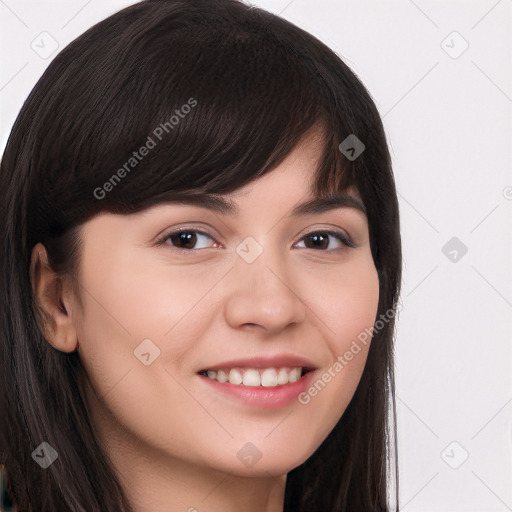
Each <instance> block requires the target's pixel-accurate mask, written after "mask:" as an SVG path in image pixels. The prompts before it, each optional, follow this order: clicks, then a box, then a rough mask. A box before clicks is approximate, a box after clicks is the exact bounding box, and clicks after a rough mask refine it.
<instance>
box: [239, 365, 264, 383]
mask: <svg viewBox="0 0 512 512" xmlns="http://www.w3.org/2000/svg"><path fill="white" fill-rule="evenodd" d="M243 383H244V386H259V385H260V384H261V378H260V372H259V371H258V370H253V369H249V370H245V372H244V378H243Z"/></svg>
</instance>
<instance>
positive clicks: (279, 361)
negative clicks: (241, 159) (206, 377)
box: [201, 354, 316, 371]
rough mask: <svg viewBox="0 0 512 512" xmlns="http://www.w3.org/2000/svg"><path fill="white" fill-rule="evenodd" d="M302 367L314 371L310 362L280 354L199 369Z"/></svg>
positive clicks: (231, 360)
mask: <svg viewBox="0 0 512 512" xmlns="http://www.w3.org/2000/svg"><path fill="white" fill-rule="evenodd" d="M298 366H300V367H302V368H305V369H307V370H316V365H315V364H314V363H313V362H312V361H310V360H309V359H307V358H305V357H302V356H296V355H292V354H281V355H275V356H268V355H267V356H257V357H251V358H244V359H230V360H229V361H222V362H219V363H214V364H211V365H209V366H207V367H204V368H202V369H201V371H205V370H214V369H217V368H254V369H261V368H283V367H289V368H295V367H298Z"/></svg>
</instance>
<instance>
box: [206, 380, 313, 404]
mask: <svg viewBox="0 0 512 512" xmlns="http://www.w3.org/2000/svg"><path fill="white" fill-rule="evenodd" d="M314 373H315V372H314V371H310V372H308V373H306V375H304V376H303V377H301V378H300V379H299V380H298V381H296V382H291V383H289V384H282V385H280V386H275V387H264V386H243V385H236V384H230V383H229V382H225V383H222V382H219V381H217V380H214V379H210V378H209V377H206V376H204V375H199V377H201V378H202V380H203V381H205V383H206V384H207V385H209V386H211V387H212V389H213V390H215V391H218V392H219V393H223V394H225V395H226V396H229V397H233V398H235V399H237V400H239V401H241V402H243V403H245V404H247V405H252V406H254V407H260V408H263V409H277V408H279V407H284V406H286V405H289V404H290V403H292V402H293V401H294V400H297V397H298V396H299V395H300V394H301V393H303V392H304V391H306V389H307V388H308V387H309V386H310V385H311V381H312V380H313V375H314Z"/></svg>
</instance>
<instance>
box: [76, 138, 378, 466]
mask: <svg viewBox="0 0 512 512" xmlns="http://www.w3.org/2000/svg"><path fill="white" fill-rule="evenodd" d="M319 157H320V145H319V143H318V139H316V138H314V137H312V136H310V137H309V138H306V139H304V140H303V142H302V143H301V144H300V145H298V146H297V147H296V149H295V150H294V151H293V152H292V153H290V155H289V156H288V157H287V159H286V160H285V161H283V162H282V164H281V165H279V166H278V167H277V168H276V169H275V170H273V171H272V172H270V173H268V174H266V175H265V176H263V177H261V178H259V179H257V180H255V181H253V182H252V183H250V184H248V185H247V186H244V187H243V188H240V189H238V190H237V191H236V192H235V193H232V194H228V195H225V196H223V198H224V199H226V200H229V201H231V202H232V204H234V205H235V206H236V209H237V213H236V214H234V213H230V212H219V211H214V210H212V209H209V208H205V207H201V206H197V205H191V204H177V203H166V204H159V205H157V206H154V207H152V208H149V209H147V210H145V211H143V212H140V213H137V214H133V215H114V214H101V215H98V216H96V217H94V218H93V219H91V220H90V221H88V222H87V223H85V224H84V225H83V231H82V234H83V240H84V245H83V253H82V260H81V266H80V272H79V281H80V285H81V287H80V293H81V295H80V299H81V305H82V307H81V308H78V305H77V304H78V302H77V303H76V304H75V306H74V310H73V318H74V323H75V328H76V332H77V338H78V344H79V345H78V352H79V354H80V357H81V358H82V360H83V363H84V366H85V368H86V371H87V374H88V377H89V379H90V389H89V390H88V399H89V402H90V404H89V406H90V410H91V413H92V418H93V421H94V424H95V428H96V429H97V432H98V434H99V435H100V436H101V437H102V438H103V439H104V440H105V443H106V444H107V446H109V445H110V446H111V448H112V446H113V444H114V443H115V442H117V441H119V440H122V441H119V442H122V443H123V450H129V451H133V453H137V454H138V455H142V456H148V455H149V454H151V457H152V458H155V457H157V458H159V460H162V461H164V462H166V463H168V464H173V463H187V464H193V465H195V466H201V467H202V468H206V469H209V468H212V469H213V468H214V469H215V470H220V471H224V472H227V473H231V474H239V475H251V476H256V475H268V474H273V475H274V474H275V475H277V474H283V473H286V472H288V471H289V470H291V469H292V468H294V467H296V466H298V465H300V464H301V463H302V462H304V461H305V460H306V459H307V458H308V457H309V456H310V455H311V454H312V453H313V452H314V450H315V449H316V448H317V447H318V446H319V445H320V444H321V442H322V441H323V440H324V439H325V438H326V436H327V435H328V434H329V432H330V431H331V430H332V429H333V427H334V426H335V424H336V423H337V422H338V420H339V419H340V417H341V416H342V414H343V412H344V410H345V408H346V407H347V405H348V403H349V401H350V399H351V398H352V396H353V394H354V391H355V389H356V387H357V384H358V382H359V380H360V377H361V374H362V371H363V368H364V365H365V362H366V358H367V352H368V348H369V345H368V344H367V345H364V344H361V343H359V347H358V348H359V350H358V351H357V352H356V350H355V349H354V340H357V336H358V335H359V334H360V333H361V332H364V330H365V329H369V328H371V327H372V326H373V323H374V320H375V316H376V313H377V305H378V298H379V297H378V295H379V286H378V276H377V271H376V269H375V266H374V263H373V259H372V255H371V251H370V244H369V233H368V224H367V219H366V216H365V214H364V213H363V212H362V211H360V210H358V209H357V208H353V207H346V206H345V207H343V206H336V207H334V208H331V209H328V210H326V211H323V212H317V213H314V212H309V213H301V214H293V213H292V211H293V210H294V208H295V207H296V206H297V205H298V204H300V203H303V202H306V201H308V200H311V199H314V198H313V197H312V196H311V192H310V191H311V187H312V179H313V170H314V169H315V168H316V165H317V163H318V159H319ZM347 193H348V194H349V195H351V196H352V197H353V198H356V199H357V198H358V195H357V194H356V193H355V191H353V190H349V191H348V192H347ZM179 230H181V231H182V232H181V234H179V233H177V231H179ZM347 239H348V243H350V245H352V247H351V246H348V245H345V243H344V241H347ZM351 347H352V348H351ZM350 351H351V353H352V357H350V358H349V357H348V356H346V354H347V352H350ZM340 366H341V368H340ZM303 374H304V375H303ZM208 375H209V376H208ZM226 379H227V380H228V382H225V381H226ZM240 380H241V381H242V382H241V383H240ZM315 390H316V391H315ZM114 440H116V441H114Z"/></svg>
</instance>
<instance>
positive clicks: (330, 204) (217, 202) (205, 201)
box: [170, 194, 366, 217]
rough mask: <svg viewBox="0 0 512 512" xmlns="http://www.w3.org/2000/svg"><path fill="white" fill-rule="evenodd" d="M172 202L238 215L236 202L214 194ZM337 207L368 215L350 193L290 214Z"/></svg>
mask: <svg viewBox="0 0 512 512" xmlns="http://www.w3.org/2000/svg"><path fill="white" fill-rule="evenodd" d="M170 202H171V203H180V204H189V205H193V206H199V207H201V208H207V209H209V210H212V211H215V212H218V213H222V214H225V215H236V214H237V213H238V208H237V205H236V203H235V202H233V201H231V200H229V199H225V198H224V197H222V196H219V195H214V194H193V195H187V196H184V197H179V198H175V199H173V200H171V201H170ZM337 208H354V209H356V210H359V211H361V212H362V213H364V214H365V215H366V208H365V206H364V204H363V203H362V202H361V201H359V199H357V198H355V197H353V196H350V195H348V194H337V195H334V196H329V197H316V198H313V199H310V200H307V201H304V202H302V203H299V204H298V205H296V206H295V207H294V208H293V210H292V212H291V214H290V216H292V217H295V216H300V215H310V214H315V213H323V212H326V211H330V210H334V209H337Z"/></svg>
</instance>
